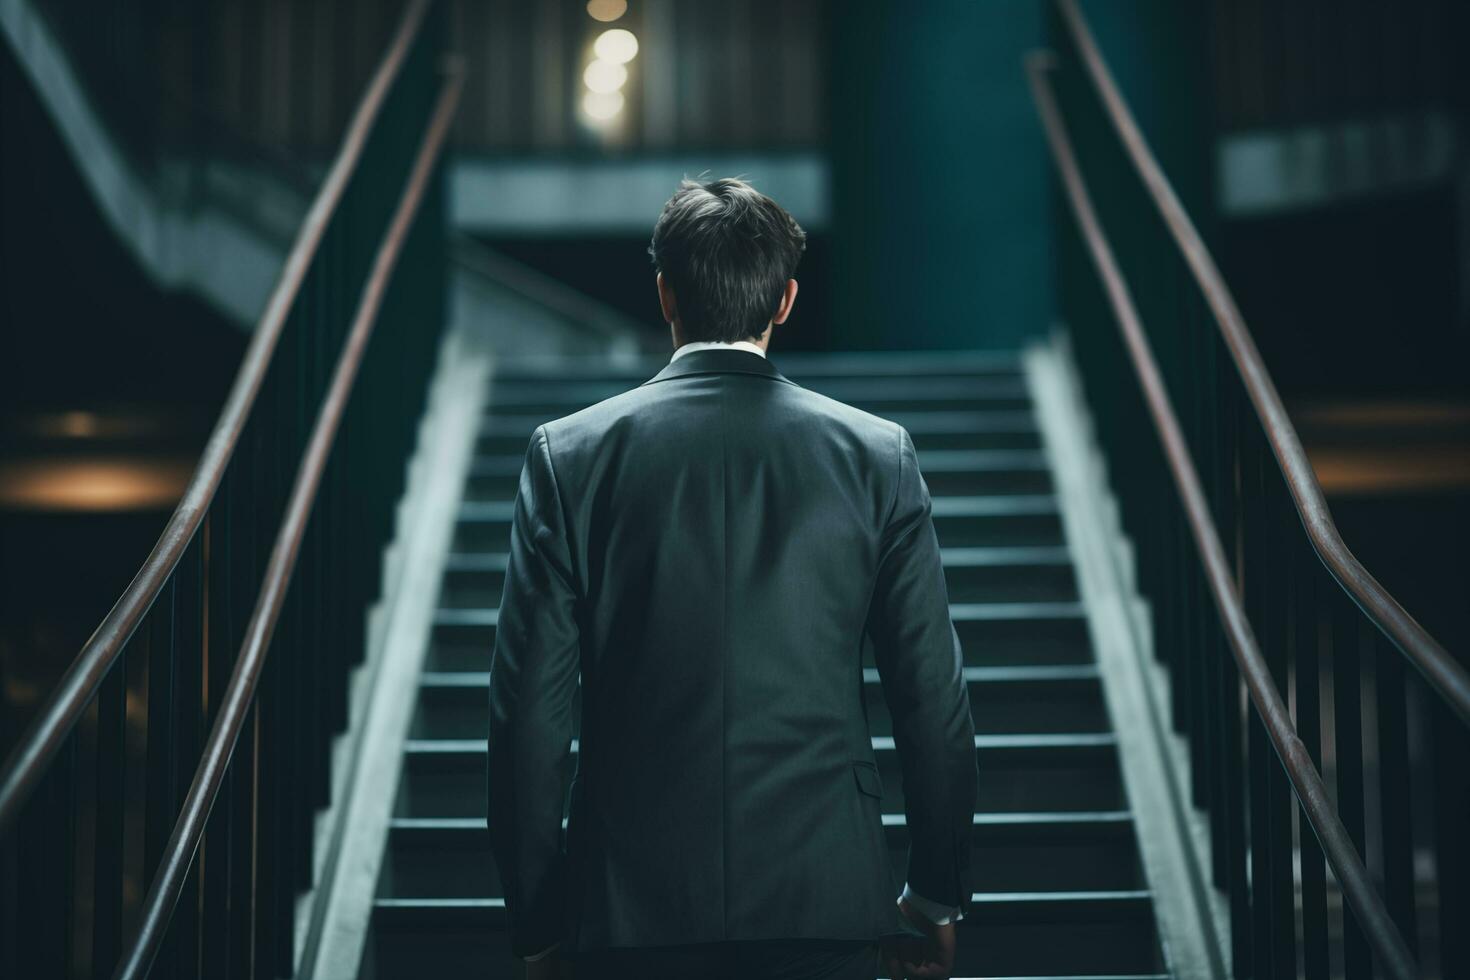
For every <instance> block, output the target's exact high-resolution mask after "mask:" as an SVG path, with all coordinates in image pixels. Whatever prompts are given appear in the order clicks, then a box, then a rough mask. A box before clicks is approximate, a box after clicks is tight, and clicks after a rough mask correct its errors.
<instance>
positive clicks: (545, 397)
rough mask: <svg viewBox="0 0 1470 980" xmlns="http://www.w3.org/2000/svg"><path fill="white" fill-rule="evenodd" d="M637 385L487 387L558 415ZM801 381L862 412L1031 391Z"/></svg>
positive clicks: (1020, 402)
mask: <svg viewBox="0 0 1470 980" xmlns="http://www.w3.org/2000/svg"><path fill="white" fill-rule="evenodd" d="M636 386H637V382H627V381H618V380H591V381H576V380H553V381H540V382H528V381H504V382H498V383H496V384H495V385H494V387H493V388H492V389H491V397H492V400H493V409H492V412H493V413H494V414H497V415H498V414H506V415H516V414H523V415H545V416H546V417H547V418H559V417H561V416H563V415H568V414H570V413H572V412H575V411H577V410H579V409H582V408H585V407H586V406H588V405H591V404H594V403H596V402H600V401H603V400H604V399H608V398H612V397H613V396H615V395H619V394H622V393H623V392H625V391H628V390H630V389H632V388H634V387H636ZM802 387H805V388H810V389H811V390H812V391H816V392H819V393H821V394H823V395H826V396H828V397H829V398H835V399H837V400H838V401H841V402H845V403H847V404H848V405H852V406H853V407H855V408H860V409H862V410H863V411H865V412H872V413H874V414H876V415H886V414H887V413H888V412H895V411H900V412H901V411H923V410H949V411H969V410H978V409H987V408H1026V407H1027V406H1028V405H1029V404H1030V394H1029V392H1028V391H1027V388H1026V381H1025V379H1024V378H1023V377H1021V376H1020V375H1010V374H1007V375H993V376H981V377H970V376H963V377H943V376H941V377H935V378H922V379H916V378H912V377H904V378H892V377H874V378H850V377H817V378H808V379H807V380H806V383H805V384H803V385H802Z"/></svg>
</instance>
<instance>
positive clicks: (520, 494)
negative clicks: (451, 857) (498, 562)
mask: <svg viewBox="0 0 1470 980" xmlns="http://www.w3.org/2000/svg"><path fill="white" fill-rule="evenodd" d="M562 514H563V511H562V502H561V499H560V496H559V494H558V492H557V485H556V476H555V473H554V472H553V470H552V465H551V452H550V448H549V446H548V444H547V441H546V432H545V430H544V427H538V428H537V429H536V431H535V433H533V434H532V436H531V444H530V447H529V448H528V450H527V452H526V462H525V465H524V467H523V468H522V470H521V479H520V487H519V489H518V491H517V493H516V502H515V516H514V518H513V520H512V524H511V532H510V557H509V561H508V564H507V566H506V571H505V591H504V594H503V596H502V597H501V601H500V614H499V619H498V622H497V626H496V630H495V653H494V657H493V659H492V661H491V666H490V729H489V733H488V753H487V755H488V784H489V785H488V789H489V808H488V824H489V829H490V845H491V850H492V851H493V852H494V854H495V860H496V864H497V865H498V867H499V869H500V877H501V880H502V882H503V883H504V886H505V903H506V910H507V912H508V914H509V917H510V938H511V951H512V952H513V953H514V954H515V955H517V956H530V955H532V954H534V953H537V952H540V951H541V950H544V949H546V948H547V947H548V946H550V945H551V944H552V943H554V942H556V941H557V940H558V939H559V938H560V935H561V924H562V909H563V904H564V902H565V899H566V896H565V889H566V885H565V881H564V876H565V861H566V858H565V855H564V853H563V843H562V812H563V808H564V803H565V800H564V798H563V797H564V790H563V779H564V776H565V772H566V769H567V766H568V764H569V760H570V757H571V738H572V698H573V695H574V693H575V691H576V686H577V672H578V667H579V657H578V653H579V645H578V643H579V641H578V629H577V622H576V597H577V593H576V588H575V586H574V576H573V572H572V561H571V552H570V548H569V546H568V542H567V534H566V526H565V522H564V520H563V517H562Z"/></svg>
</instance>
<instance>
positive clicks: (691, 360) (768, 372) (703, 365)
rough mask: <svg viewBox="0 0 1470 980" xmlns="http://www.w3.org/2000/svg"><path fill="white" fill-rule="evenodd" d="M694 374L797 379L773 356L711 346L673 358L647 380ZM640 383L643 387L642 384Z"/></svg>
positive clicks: (776, 379) (775, 379)
mask: <svg viewBox="0 0 1470 980" xmlns="http://www.w3.org/2000/svg"><path fill="white" fill-rule="evenodd" d="M691 374H759V375H762V376H763V377H767V378H770V379H771V380H772V381H785V382H786V383H787V384H794V382H792V381H789V380H787V378H786V377H785V376H784V375H782V374H781V372H780V371H777V370H776V366H775V365H774V364H772V363H771V362H770V359H769V358H765V357H762V356H761V355H759V354H754V353H751V352H750V351H748V350H741V349H740V348H738V347H711V348H706V349H704V350H696V351H690V352H689V353H688V354H685V355H684V356H683V357H681V358H679V359H678V360H677V361H670V362H669V363H668V364H667V365H665V366H664V369H663V370H662V371H659V373H658V374H655V375H654V376H653V377H651V378H649V379H648V380H647V381H645V382H643V384H645V385H651V384H654V383H655V382H658V381H669V380H672V379H673V378H684V377H688V376H689V375H691ZM640 387H642V386H641V385H640Z"/></svg>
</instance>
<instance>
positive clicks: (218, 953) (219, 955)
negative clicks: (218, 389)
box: [193, 466, 237, 978]
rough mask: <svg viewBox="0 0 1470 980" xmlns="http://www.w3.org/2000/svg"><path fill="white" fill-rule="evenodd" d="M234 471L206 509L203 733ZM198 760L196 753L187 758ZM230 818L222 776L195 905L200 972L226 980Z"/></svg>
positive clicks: (214, 666) (221, 661)
mask: <svg viewBox="0 0 1470 980" xmlns="http://www.w3.org/2000/svg"><path fill="white" fill-rule="evenodd" d="M236 475H237V473H236V471H235V470H234V468H233V466H232V467H231V468H230V469H229V470H227V471H226V473H225V477H224V479H223V481H222V482H221V484H220V488H219V490H218V492H217V493H216V494H215V499H214V504H213V506H212V507H211V508H210V516H211V517H212V518H213V520H212V521H211V526H210V560H209V578H208V580H207V582H206V596H207V603H208V605H207V607H206V609H207V616H206V622H207V625H206V630H205V631H206V634H207V635H208V638H209V639H208V642H209V646H208V651H207V654H206V656H205V660H204V668H205V678H204V680H205V684H204V691H205V698H206V712H205V725H204V729H203V732H204V733H206V734H207V733H208V732H209V731H210V730H211V729H212V728H213V726H214V722H215V719H216V718H217V717H218V716H219V705H220V700H221V698H222V696H223V694H224V690H225V687H226V685H227V684H228V683H229V678H230V667H231V665H232V663H233V661H234V656H235V651H234V650H232V649H231V646H232V642H231V641H232V640H233V635H234V634H233V630H232V628H231V626H232V624H231V622H230V618H231V597H232V593H231V584H232V579H233V571H234V569H233V567H232V557H233V553H234V544H235V542H234V541H233V534H234V527H233V523H234V522H233V514H232V506H231V497H232V495H233V493H234V482H235V478H236ZM199 758H200V756H199V753H198V752H197V751H196V753H195V754H194V755H193V759H195V760H196V765H197V760H198V759H199ZM231 814H232V806H231V794H230V780H229V777H228V774H226V778H225V779H224V780H223V781H222V782H221V783H220V790H219V796H218V797H217V798H216V799H215V803H214V807H213V809H212V810H211V811H210V815H209V819H208V821H207V822H206V824H205V831H204V836H203V839H202V841H201V842H200V845H199V871H200V889H201V891H202V896H201V903H200V915H201V923H200V925H201V950H200V955H201V963H203V964H204V972H205V974H206V975H208V976H211V977H221V978H226V977H228V976H229V975H230V973H229V971H230V916H229V910H230V902H229V899H230V817H231Z"/></svg>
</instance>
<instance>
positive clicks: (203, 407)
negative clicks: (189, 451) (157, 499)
mask: <svg viewBox="0 0 1470 980" xmlns="http://www.w3.org/2000/svg"><path fill="white" fill-rule="evenodd" d="M0 146H3V147H4V152H3V153H0V214H3V215H4V220H3V221H0V411H3V410H6V409H11V410H14V409H16V408H21V407H24V408H57V409H75V408H83V407H89V406H97V405H99V404H107V403H117V402H154V403H157V402H165V403H169V404H176V405H180V406H195V407H196V408H197V410H198V411H200V412H203V413H206V414H208V415H209V416H211V417H212V416H213V414H214V406H216V405H217V404H218V402H219V400H220V399H221V398H222V396H223V388H224V384H225V383H227V381H228V379H229V378H230V377H232V376H233V374H234V369H235V366H236V365H237V364H238V362H239V359H240V354H241V352H242V351H243V350H244V345H245V341H246V337H245V335H244V334H243V333H242V332H241V331H240V330H239V329H238V328H237V327H235V326H234V325H233V324H232V323H230V322H229V321H227V320H226V319H225V318H223V317H221V316H219V315H218V314H216V313H215V312H213V311H212V310H211V309H209V308H208V307H206V306H205V305H204V304H202V303H200V302H199V301H198V300H197V299H195V298H194V297H192V296H189V295H186V294H182V293H172V292H166V291H162V290H160V289H158V288H157V287H156V286H155V285H154V284H153V283H152V282H151V281H150V280H149V279H148V276H147V274H146V273H145V272H144V270H143V269H141V268H140V267H139V265H138V264H137V262H136V261H135V260H134V259H133V256H132V254H131V253H130V252H129V251H128V250H127V249H126V248H125V247H124V246H123V244H122V243H121V242H120V241H119V240H118V239H117V237H116V236H115V235H114V234H113V233H112V230H111V228H109V227H108V225H107V224H106V222H105V221H104V220H103V217H102V214H101V212H99V211H98V209H97V207H96V204H95V202H94V201H93V198H92V192H91V190H90V188H89V187H88V186H87V185H86V183H85V182H84V181H83V179H82V176H81V174H80V173H79V172H78V170H77V168H76V166H75V165H74V164H73V162H72V158H71V154H70V152H69V151H68V150H67V149H66V147H65V146H64V145H63V144H62V142H61V139H60V137H59V136H58V135H57V132H56V130H55V127H54V126H53V125H52V122H51V119H50V117H49V116H48V115H47V114H46V111H45V109H44V108H43V107H42V106H41V103H40V101H39V100H38V98H37V97H36V93H35V91H34V89H32V87H31V84H30V81H29V79H28V78H27V77H26V76H25V75H24V73H23V72H22V71H21V69H20V67H19V65H18V64H17V63H16V61H15V58H14V56H13V54H12V53H11V50H10V47H9V46H8V45H0ZM191 410H192V409H191Z"/></svg>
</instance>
